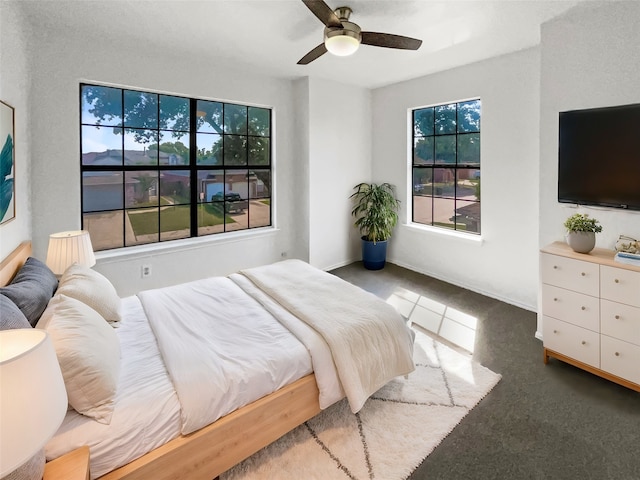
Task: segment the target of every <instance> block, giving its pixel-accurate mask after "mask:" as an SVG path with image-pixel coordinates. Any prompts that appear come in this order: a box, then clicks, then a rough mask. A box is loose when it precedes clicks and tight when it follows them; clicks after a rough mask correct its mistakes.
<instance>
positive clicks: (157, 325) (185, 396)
mask: <svg viewBox="0 0 640 480" xmlns="http://www.w3.org/2000/svg"><path fill="white" fill-rule="evenodd" d="M138 297H139V298H140V301H141V302H142V305H143V307H144V310H145V312H146V314H147V317H148V319H149V324H150V325H151V328H152V330H153V333H154V334H155V336H156V338H157V340H158V346H159V348H160V352H161V353H162V357H163V360H164V362H165V365H166V367H167V371H168V372H169V376H170V377H171V380H172V382H173V385H174V387H175V389H176V393H177V394H178V399H179V400H180V406H181V417H182V429H181V430H182V433H183V434H188V433H191V432H193V431H195V430H198V429H199V428H202V427H204V426H205V425H208V424H210V423H212V422H214V421H215V420H216V419H218V418H219V417H221V416H223V415H226V414H227V413H230V412H231V411H233V410H235V409H237V408H239V407H241V406H243V405H246V404H248V403H251V402H253V401H255V400H257V399H259V398H261V397H263V396H265V395H267V394H269V393H272V392H274V391H276V390H278V389H279V388H282V387H284V386H285V385H288V384H290V383H292V382H294V381H295V380H297V379H299V378H302V377H303V376H305V375H308V374H309V373H311V371H312V367H311V360H310V358H309V354H308V352H307V350H306V348H305V347H304V345H302V344H301V343H300V342H299V341H298V340H297V339H296V338H295V337H294V336H293V335H291V334H290V333H289V332H288V331H287V330H286V329H285V328H284V327H283V326H282V325H281V324H280V323H279V322H277V321H276V320H275V319H274V318H273V317H272V316H271V314H270V313H269V312H267V311H266V310H265V309H264V308H262V307H261V306H260V304H259V303H258V302H256V301H255V300H253V299H252V298H251V297H249V296H248V295H247V294H246V293H244V291H243V290H241V289H240V288H239V287H238V286H237V285H236V284H235V283H234V282H232V281H231V280H230V279H229V278H224V277H215V278H209V279H205V280H198V281H195V282H190V283H185V284H181V285H176V286H173V287H167V288H161V289H157V290H147V291H144V292H141V293H139V294H138Z"/></svg>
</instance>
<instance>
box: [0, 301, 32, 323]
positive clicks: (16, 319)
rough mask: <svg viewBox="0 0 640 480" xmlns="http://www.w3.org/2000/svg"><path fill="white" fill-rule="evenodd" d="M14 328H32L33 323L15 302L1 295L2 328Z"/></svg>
mask: <svg viewBox="0 0 640 480" xmlns="http://www.w3.org/2000/svg"><path fill="white" fill-rule="evenodd" d="M12 328H31V325H30V324H29V321H28V320H27V317H25V316H24V313H22V312H21V311H20V309H19V308H18V306H17V305H16V304H15V303H13V302H12V301H11V300H9V299H8V298H7V297H5V296H4V295H0V330H11V329H12Z"/></svg>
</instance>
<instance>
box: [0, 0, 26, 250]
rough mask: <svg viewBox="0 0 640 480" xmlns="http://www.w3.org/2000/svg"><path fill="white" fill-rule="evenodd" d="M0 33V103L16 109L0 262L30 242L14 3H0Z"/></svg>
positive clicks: (22, 45) (22, 37) (22, 75)
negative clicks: (11, 210) (10, 195)
mask: <svg viewBox="0 0 640 480" xmlns="http://www.w3.org/2000/svg"><path fill="white" fill-rule="evenodd" d="M0 32H2V41H1V42H0V100H2V101H3V102H5V103H7V104H9V105H11V106H12V107H13V108H14V109H15V128H14V130H15V132H14V133H15V138H14V147H15V150H14V153H15V168H14V185H15V189H16V190H15V193H16V196H15V197H14V203H15V214H16V215H15V218H14V219H13V220H10V221H8V222H6V223H4V224H3V225H2V226H0V259H3V258H5V257H6V256H7V255H8V254H9V253H11V252H12V251H13V250H14V249H15V248H16V247H17V246H18V245H19V244H20V243H21V242H23V241H25V240H30V239H31V202H30V191H31V180H30V173H31V154H30V150H31V144H30V136H31V134H32V130H31V128H30V127H31V126H30V119H31V115H30V110H29V108H30V103H29V77H30V75H29V74H30V71H29V64H28V62H27V58H28V52H29V45H28V41H27V39H28V35H27V30H26V29H25V22H24V21H23V18H22V16H21V14H20V11H19V10H18V8H17V5H16V4H14V3H5V2H0ZM3 141H4V139H3Z"/></svg>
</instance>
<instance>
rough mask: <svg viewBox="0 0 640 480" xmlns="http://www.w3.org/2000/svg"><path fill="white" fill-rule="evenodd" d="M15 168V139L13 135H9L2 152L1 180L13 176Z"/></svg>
mask: <svg viewBox="0 0 640 480" xmlns="http://www.w3.org/2000/svg"><path fill="white" fill-rule="evenodd" d="M12 168H13V138H11V135H10V134H9V135H7V140H6V141H5V142H4V146H3V147H2V151H1V152H0V179H1V180H4V178H5V177H6V176H7V175H9V174H11V169H12Z"/></svg>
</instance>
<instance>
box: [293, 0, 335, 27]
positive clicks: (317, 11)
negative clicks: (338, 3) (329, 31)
mask: <svg viewBox="0 0 640 480" xmlns="http://www.w3.org/2000/svg"><path fill="white" fill-rule="evenodd" d="M302 3H304V4H305V5H306V6H307V8H308V9H309V10H311V12H312V13H313V14H314V15H315V16H316V17H318V19H319V20H320V21H321V22H322V23H324V24H325V25H326V26H327V27H336V28H342V22H341V21H340V19H339V18H338V16H337V15H336V14H335V13H334V12H333V10H331V7H329V5H327V4H326V3H324V2H323V1H322V0H302Z"/></svg>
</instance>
